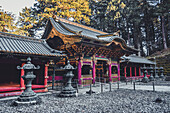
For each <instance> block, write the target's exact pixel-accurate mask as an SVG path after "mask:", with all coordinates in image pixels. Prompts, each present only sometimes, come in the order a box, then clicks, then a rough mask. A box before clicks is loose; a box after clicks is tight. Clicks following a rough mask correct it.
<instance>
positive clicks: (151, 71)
mask: <svg viewBox="0 0 170 113" xmlns="http://www.w3.org/2000/svg"><path fill="white" fill-rule="evenodd" d="M149 73H150V77H149V80H150V81H154V77H153V67H149Z"/></svg>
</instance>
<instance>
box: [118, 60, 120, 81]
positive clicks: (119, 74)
mask: <svg viewBox="0 0 170 113" xmlns="http://www.w3.org/2000/svg"><path fill="white" fill-rule="evenodd" d="M118 81H120V64H119V63H118Z"/></svg>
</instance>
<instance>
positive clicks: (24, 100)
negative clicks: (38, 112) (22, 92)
mask: <svg viewBox="0 0 170 113" xmlns="http://www.w3.org/2000/svg"><path fill="white" fill-rule="evenodd" d="M39 103H41V98H40V97H38V96H37V95H34V96H20V97H18V99H17V100H16V101H15V102H14V105H15V106H20V105H34V104H39Z"/></svg>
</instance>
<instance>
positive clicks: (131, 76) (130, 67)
mask: <svg viewBox="0 0 170 113" xmlns="http://www.w3.org/2000/svg"><path fill="white" fill-rule="evenodd" d="M130 77H132V67H130Z"/></svg>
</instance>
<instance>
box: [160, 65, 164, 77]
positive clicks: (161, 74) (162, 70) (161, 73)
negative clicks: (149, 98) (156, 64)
mask: <svg viewBox="0 0 170 113" xmlns="http://www.w3.org/2000/svg"><path fill="white" fill-rule="evenodd" d="M159 69H160V78H164V74H163V72H164V68H163V67H160V68H159Z"/></svg>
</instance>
